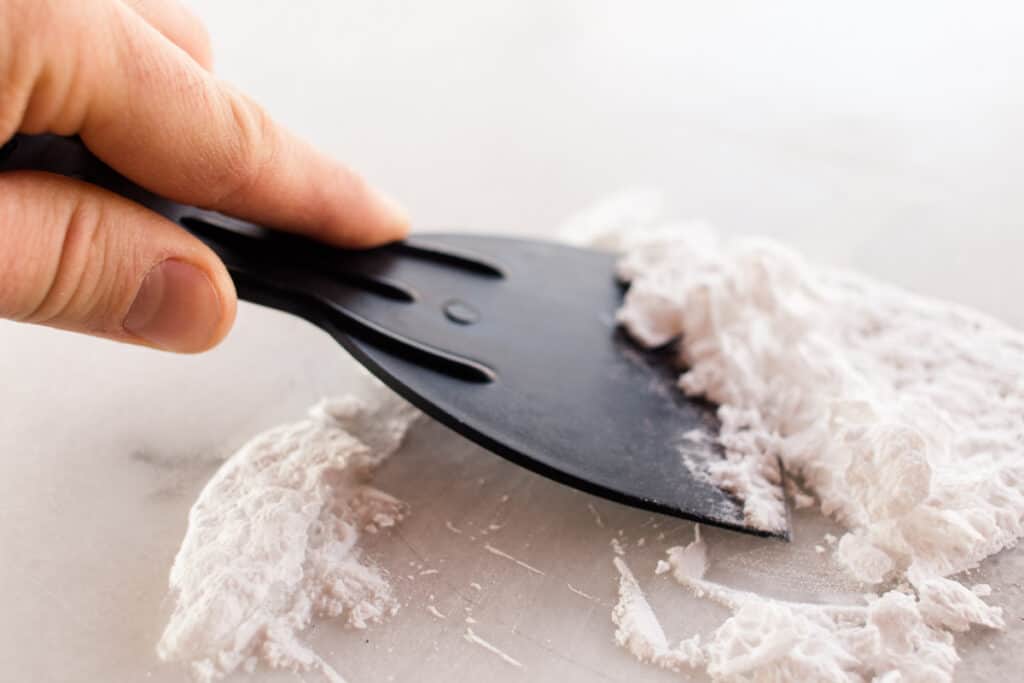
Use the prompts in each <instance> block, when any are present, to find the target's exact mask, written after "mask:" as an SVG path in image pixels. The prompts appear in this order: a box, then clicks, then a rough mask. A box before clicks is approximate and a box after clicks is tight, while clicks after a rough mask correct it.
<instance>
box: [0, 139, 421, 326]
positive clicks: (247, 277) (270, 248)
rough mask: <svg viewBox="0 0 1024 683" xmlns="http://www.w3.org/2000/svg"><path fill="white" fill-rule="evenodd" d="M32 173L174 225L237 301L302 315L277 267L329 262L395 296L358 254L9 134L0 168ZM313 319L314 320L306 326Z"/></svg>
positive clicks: (344, 276) (72, 149)
mask: <svg viewBox="0 0 1024 683" xmlns="http://www.w3.org/2000/svg"><path fill="white" fill-rule="evenodd" d="M13 170H35V171H46V172H49V173H56V174H59V175H63V176H68V177H73V178H78V179H80V180H84V181H86V182H89V183H92V184H95V185H98V186H100V187H103V188H105V189H109V190H111V191H113V193H116V194H118V195H120V196H122V197H125V198H127V199H129V200H131V201H133V202H135V203H137V204H140V205H141V206H144V207H146V208H147V209H150V210H152V211H155V212H156V213H158V214H160V215H162V216H164V217H165V218H167V219H169V220H171V221H173V222H174V223H176V224H178V225H180V226H181V227H183V228H184V229H186V230H188V231H189V232H191V233H193V234H195V236H196V237H197V238H199V239H200V240H202V241H203V242H204V243H206V244H207V245H208V246H209V247H210V248H211V249H212V250H213V251H214V252H215V253H216V254H217V255H218V256H219V257H220V258H221V260H222V261H223V262H224V264H225V265H226V266H227V269H228V271H229V272H230V273H231V276H232V279H233V280H234V283H236V287H237V288H238V290H239V296H240V297H242V298H244V299H247V300H249V301H252V302H254V303H259V304H262V305H267V306H271V307H274V308H279V309H282V310H285V311H288V312H292V313H297V314H300V315H303V316H305V317H310V315H309V311H308V306H307V305H305V304H304V303H303V301H302V299H303V298H304V296H305V295H306V294H307V292H304V291H303V288H302V287H301V283H299V284H297V283H296V282H294V279H293V278H288V276H283V275H284V273H283V272H282V266H284V265H286V264H289V265H291V266H292V267H293V268H294V267H296V266H300V265H304V264H310V265H315V263H310V260H312V261H315V260H319V261H321V262H324V261H325V260H327V259H328V258H329V257H328V256H327V255H328V254H330V261H331V267H332V269H333V270H335V271H336V272H335V273H334V274H335V275H336V276H337V278H339V279H340V280H343V281H347V282H348V283H350V284H352V285H353V286H357V287H360V288H362V289H369V290H372V291H374V292H375V293H377V294H380V295H383V296H391V297H394V298H401V297H402V296H404V293H403V292H401V291H400V288H399V287H397V286H389V284H388V282H387V279H386V278H377V276H374V278H369V276H362V275H360V271H365V268H360V264H359V259H360V252H352V251H345V250H340V249H332V248H328V247H325V246H323V245H317V246H316V248H315V249H313V248H311V246H310V244H309V241H306V240H302V239H300V238H291V239H290V238H289V237H287V236H281V234H276V233H273V232H272V231H271V230H267V229H265V228H262V227H260V226H258V225H254V224H252V223H247V222H245V221H240V220H236V219H231V218H227V217H225V216H222V215H220V214H217V213H214V212H211V211H204V210H202V209H197V208H195V207H190V206H186V205H182V204H178V203H176V202H171V201H169V200H166V199H163V198H161V197H158V196H156V195H154V194H152V193H150V191H147V190H145V189H143V188H142V187H139V186H138V185H136V184H135V183H133V182H131V181H130V180H128V179H127V178H125V177H124V176H122V175H120V174H119V173H117V172H116V171H114V170H113V169H111V168H110V167H109V166H106V165H105V164H104V163H103V162H101V161H100V160H99V159H97V158H96V157H95V156H93V155H92V153H90V152H89V150H88V148H86V146H85V144H83V143H82V142H81V140H79V139H78V138H73V137H60V136H56V135H16V136H15V137H14V138H12V139H11V141H10V142H8V143H7V144H6V145H4V146H3V147H2V148H0V171H13ZM314 322H315V321H314Z"/></svg>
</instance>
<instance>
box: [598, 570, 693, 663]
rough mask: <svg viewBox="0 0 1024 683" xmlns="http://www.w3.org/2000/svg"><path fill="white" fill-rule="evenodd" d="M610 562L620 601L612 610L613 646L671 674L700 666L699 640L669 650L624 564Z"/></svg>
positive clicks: (661, 631) (633, 578) (670, 647)
mask: <svg viewBox="0 0 1024 683" xmlns="http://www.w3.org/2000/svg"><path fill="white" fill-rule="evenodd" d="M612 561H613V562H614V563H615V569H617V570H618V572H619V601H618V602H617V603H616V604H615V607H614V608H613V610H612V621H613V622H614V623H615V625H616V626H617V627H618V628H617V630H616V631H615V642H617V643H618V644H619V645H621V646H622V647H624V648H626V649H627V650H629V651H630V652H632V653H633V655H634V656H635V657H636V658H637V659H639V660H640V661H642V662H650V663H652V664H656V665H657V666H660V667H662V668H664V669H669V670H672V671H678V670H679V669H680V668H681V667H682V666H684V665H686V666H694V665H697V664H700V663H702V662H703V655H702V653H701V648H700V636H699V635H698V636H694V637H693V638H691V639H689V640H686V641H683V642H682V643H679V645H677V646H676V647H672V646H670V645H669V643H668V638H667V637H666V636H665V631H664V630H663V629H662V627H661V623H660V622H659V621H658V618H657V617H656V616H655V615H654V610H652V609H651V605H650V603H649V602H647V598H646V597H645V596H644V593H643V590H641V588H640V584H639V583H637V580H636V577H635V576H634V575H633V572H632V571H631V570H630V569H629V566H628V565H627V564H626V561H625V560H623V559H622V558H621V557H615V558H613V560H612Z"/></svg>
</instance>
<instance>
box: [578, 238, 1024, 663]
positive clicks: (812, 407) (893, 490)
mask: <svg viewBox="0 0 1024 683" xmlns="http://www.w3.org/2000/svg"><path fill="white" fill-rule="evenodd" d="M598 241H599V242H601V243H602V244H605V245H606V246H612V247H619V248H624V249H623V250H624V251H625V255H624V257H623V258H622V259H621V260H620V262H619V266H618V268H619V274H620V276H621V277H622V279H623V280H626V281H629V283H630V287H629V290H628V291H627V294H626V299H625V304H624V306H623V308H622V309H621V311H620V312H619V320H620V322H621V323H622V325H623V326H624V327H625V328H626V329H627V331H628V332H629V333H630V335H631V336H632V337H633V338H634V339H635V340H637V341H638V342H639V343H641V344H643V345H646V346H652V347H654V346H661V345H663V344H666V343H669V342H672V341H674V340H677V343H678V348H679V363H680V367H681V368H682V373H681V376H680V379H679V387H680V390H681V391H683V392H685V393H686V394H688V395H691V396H700V397H703V398H706V399H709V400H711V401H712V402H714V403H716V404H718V405H719V406H720V408H719V410H718V416H719V419H720V422H721V434H720V438H719V441H720V445H721V446H722V447H723V450H724V456H722V457H721V458H720V459H718V460H717V461H712V462H710V463H703V464H702V463H699V462H698V465H699V466H701V467H704V468H705V470H706V474H707V476H709V477H710V478H711V479H712V480H713V481H715V482H716V483H718V484H719V485H720V486H722V487H723V488H725V489H726V490H729V491H731V492H733V493H734V494H735V495H736V496H737V497H738V498H739V499H741V500H742V501H743V502H744V513H745V515H746V518H747V521H748V523H750V524H752V525H754V526H758V527H760V528H762V529H765V530H779V529H782V528H784V527H785V526H786V524H787V519H786V515H787V512H786V505H785V500H784V499H783V497H782V496H781V495H780V494H779V492H780V490H781V489H783V488H784V489H785V490H787V491H788V494H789V496H790V498H791V500H792V501H793V502H794V503H797V504H799V505H800V506H816V507H818V508H820V510H821V511H822V512H823V513H824V514H826V515H829V516H831V517H832V518H834V519H835V520H836V521H838V522H839V523H840V524H842V525H843V526H845V527H846V529H847V532H846V533H845V534H843V535H842V536H841V537H840V538H839V539H838V540H837V541H835V542H834V545H833V548H832V550H833V552H834V558H835V560H836V561H837V562H838V563H839V565H840V567H842V568H843V569H844V570H845V571H846V572H847V573H848V574H849V575H850V576H851V577H853V578H855V579H856V580H858V581H861V582H864V583H866V584H873V585H877V586H892V585H898V586H899V589H897V590H888V591H884V592H879V593H871V594H868V595H867V596H866V598H865V601H864V604H862V605H856V606H852V607H851V606H848V605H827V604H826V605H804V604H796V603H789V602H784V601H779V600H773V599H770V598H767V597H764V596H758V595H754V594H748V593H743V592H740V591H734V590H732V589H729V588H728V587H725V586H720V585H718V584H714V583H712V582H709V581H707V580H705V579H703V578H702V574H703V572H702V571H696V569H698V568H699V566H700V561H699V560H700V558H701V555H700V553H701V552H703V550H701V551H698V550H697V549H696V548H697V546H696V545H693V547H692V549H691V548H690V547H688V548H675V549H672V551H670V553H669V555H668V560H667V562H666V564H667V565H668V568H670V569H671V573H672V575H673V576H674V577H675V578H676V580H677V581H680V582H681V583H683V584H684V585H687V586H688V587H689V588H690V589H691V590H693V591H694V592H695V593H696V594H698V595H701V596H704V597H708V598H710V599H713V600H717V601H718V602H721V603H722V604H724V605H726V606H727V607H729V608H730V609H731V610H732V611H733V616H732V617H731V618H729V619H728V620H727V621H726V622H725V623H723V624H722V626H721V627H719V629H717V630H716V631H715V632H714V634H713V635H712V637H710V638H708V639H707V641H706V643H705V644H704V645H702V646H701V650H700V651H701V653H702V656H703V657H704V661H705V668H706V670H707V672H708V673H709V674H710V675H711V676H712V678H713V679H714V680H716V681H748V680H757V681H786V680H816V681H837V682H838V681H859V680H883V679H884V680H886V681H888V680H905V681H950V680H952V676H953V669H954V666H955V663H956V661H957V660H958V657H957V654H956V650H955V647H954V640H953V633H954V632H957V631H963V630H966V629H968V628H970V627H971V626H985V627H992V628H1000V627H1002V625H1003V616H1002V612H1001V610H1000V609H999V608H998V607H996V606H994V605H991V604H989V603H988V602H987V600H986V598H987V597H988V591H987V590H986V589H984V588H982V589H981V591H980V592H979V591H976V590H972V589H969V588H967V587H966V586H964V585H962V584H961V583H959V582H958V581H956V580H955V579H953V578H950V577H951V576H953V575H955V574H957V573H959V572H962V571H964V570H967V569H971V568H974V567H977V566H978V564H979V563H980V562H981V561H982V560H983V559H984V558H986V557H988V556H990V555H992V554H993V553H996V552H998V551H999V550H1001V549H1003V548H1006V547H1009V546H1011V545H1013V544H1014V543H1016V542H1017V540H1018V539H1019V538H1020V537H1021V536H1022V534H1024V420H1022V419H1021V415H1024V373H1022V372H1021V368H1024V334H1022V333H1020V332H1018V331H1016V330H1014V329H1012V328H1010V327H1008V326H1006V325H1004V324H1002V323H1000V322H999V321H996V320H994V319H992V318H989V317H987V316H985V315H982V314H979V313H976V312H973V311H970V310H967V309H965V308H963V307H960V306H957V305H954V304H949V303H943V302H939V301H935V300H931V299H928V298H925V297H921V296H918V295H915V294H911V293H908V292H905V291H902V290H899V289H897V288H894V287H890V286H887V285H884V284H882V283H878V282H875V281H873V280H870V279H869V278H866V277H864V276H861V275H857V274H855V273H850V272H846V271H841V270H836V269H830V268H823V267H818V266H815V265H812V264H809V263H807V262H806V261H805V260H804V259H803V258H802V257H800V256H799V255H798V254H796V253H794V252H793V251H791V250H789V249H787V248H785V247H783V246H781V245H779V244H777V243H775V242H771V241H768V240H761V239H733V240H726V239H722V238H720V237H719V236H718V235H717V234H716V233H715V232H713V231H712V230H710V229H707V228H703V227H696V228H695V227H693V226H690V227H687V228H684V229H678V228H674V227H665V228H663V229H660V228H659V229H655V230H652V231H649V232H648V234H646V235H638V234H637V232H636V231H632V232H629V233H628V234H625V235H624V236H622V237H620V238H614V237H609V236H608V235H605V236H604V237H603V238H601V239H599V240H598ZM692 466H694V465H693V464H691V467H692ZM784 480H791V481H790V482H789V483H787V484H786V485H785V487H780V486H779V484H780V483H783V481H784ZM832 543H833V542H832V541H831V540H830V541H829V544H830V545H832ZM615 559H617V560H618V559H619V558H615ZM658 569H659V571H662V572H663V573H667V571H666V567H665V565H663V564H659V567H658ZM620 573H621V572H620ZM627 593H628V591H627ZM630 595H631V594H630ZM627 602H629V601H628V600H627ZM633 602H636V601H635V600H634V601H633ZM620 604H621V601H620ZM652 614H653V613H652ZM620 616H621V615H620ZM636 623H637V632H638V633H646V634H647V635H648V636H650V635H651V634H655V635H656V634H657V630H654V629H653V627H651V625H650V624H648V623H646V622H644V621H643V620H640V621H638V622H636ZM616 624H618V625H619V629H620V631H622V629H623V627H622V624H621V622H620V617H616ZM641 626H642V627H643V628H640V627H641ZM620 641H621V642H623V643H624V644H625V645H626V646H628V647H630V648H631V649H633V650H634V653H636V649H635V648H633V647H632V645H630V643H631V642H632V641H630V639H629V634H628V633H627V634H625V635H624V636H623V638H622V639H620ZM655 641H656V644H658V645H660V641H658V640H657V639H655ZM638 656H639V655H638ZM645 658H647V659H651V657H649V656H648V657H645Z"/></svg>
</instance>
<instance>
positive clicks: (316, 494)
mask: <svg viewBox="0 0 1024 683" xmlns="http://www.w3.org/2000/svg"><path fill="white" fill-rule="evenodd" d="M417 414H418V413H417V412H416V411H415V410H414V409H413V408H411V407H410V406H408V405H407V404H405V403H403V402H401V401H400V400H399V399H397V398H393V397H391V396H390V395H385V394H384V392H383V390H382V391H381V395H380V396H379V397H377V398H375V399H373V400H369V401H364V400H360V399H356V398H352V397H346V398H341V399H334V400H325V401H322V402H321V403H319V404H318V405H316V406H314V407H313V408H312V409H311V410H310V412H309V414H308V416H307V417H306V418H305V419H303V420H301V421H299V422H295V423H294V424H288V425H283V426H280V427H277V428H275V429H272V430H270V431H267V432H265V433H263V434H261V435H259V436H257V437H255V438H254V439H252V440H251V441H250V442H249V443H247V444H246V445H245V446H243V447H242V448H241V450H239V451H238V452H237V453H236V454H235V455H233V456H232V457H231V458H230V459H229V460H228V461H227V462H226V463H225V464H224V465H223V466H222V467H221V468H220V470H219V471H218V472H217V474H216V475H215V476H214V477H213V479H211V481H210V482H209V483H208V484H207V485H206V488H205V489H204V490H203V492H202V493H201V494H200V496H199V499H198V500H197V501H196V503H195V505H194V506H193V508H192V511H191V514H190V515H189V525H188V531H187V533H186V536H185V539H184V541H183V542H182V545H181V549H180V550H179V552H178V555H177V558H176V559H175V561H174V566H173V568H172V570H171V576H170V587H171V592H172V594H173V596H174V598H175V601H176V605H175V608H174V612H173V614H172V616H171V619H170V623H168V625H167V628H166V630H165V631H164V634H163V637H162V639H161V640H160V643H159V646H158V654H159V655H160V657H161V658H163V659H165V660H170V661H178V662H184V663H187V664H189V665H190V667H191V669H192V672H193V674H194V676H195V678H196V679H197V680H199V681H202V682H203V683H207V682H209V681H213V680H216V679H219V678H222V677H223V676H225V675H227V674H230V673H231V672H234V671H236V670H238V669H244V670H249V671H251V670H253V669H254V668H255V667H256V665H257V664H258V663H260V662H262V663H264V664H265V665H267V666H270V667H273V668H283V669H291V670H296V671H311V670H312V671H319V672H320V673H321V674H323V675H324V676H325V677H326V678H327V679H328V680H330V681H333V682H334V683H337V682H339V681H343V678H342V677H341V675H340V674H338V673H337V672H336V671H334V670H333V669H332V668H331V667H330V666H328V665H327V664H326V662H324V661H323V660H322V659H321V658H320V657H319V656H318V655H317V654H316V653H315V652H314V651H313V650H312V649H311V648H310V647H309V646H308V645H306V644H304V643H303V642H302V640H301V638H300V634H301V632H302V631H303V629H305V628H306V627H307V626H308V625H309V624H310V622H311V620H312V619H313V618H314V617H327V618H330V617H336V618H341V619H343V620H344V622H345V623H347V624H348V625H350V626H352V627H355V628H365V627H366V626H367V625H368V624H370V623H373V622H377V621H380V620H381V619H384V618H386V617H388V616H390V615H392V614H394V613H395V612H396V611H397V609H398V603H397V602H396V600H395V599H394V597H393V596H392V592H391V585H390V583H389V582H388V580H387V578H386V576H385V574H384V573H383V572H382V570H380V569H379V568H377V567H375V566H374V565H373V564H372V563H371V562H370V561H369V560H367V559H366V558H364V557H363V556H362V555H361V553H360V550H359V546H358V541H359V536H360V534H361V533H363V532H364V531H367V532H373V531H376V530H378V529H380V528H383V527H389V526H392V525H394V524H396V523H397V522H398V521H399V520H400V519H401V517H402V515H403V513H404V506H403V504H402V503H401V502H399V501H398V500H396V499H395V498H393V497H391V496H389V495H388V494H386V493H384V492H382V491H379V490H377V489H375V488H373V487H372V486H370V485H369V484H368V483H367V481H368V473H369V472H370V471H371V470H372V469H373V468H374V467H376V466H377V465H379V464H380V462H381V461H382V460H383V459H384V458H386V457H388V456H389V455H390V454H391V453H392V452H394V451H395V450H396V449H397V448H398V446H399V444H400V443H401V441H402V438H403V437H404V435H405V432H406V431H407V429H408V427H409V426H410V424H411V423H412V421H413V420H414V419H415V417H416V415H417Z"/></svg>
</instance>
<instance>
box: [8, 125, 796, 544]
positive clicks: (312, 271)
mask: <svg viewBox="0 0 1024 683" xmlns="http://www.w3.org/2000/svg"><path fill="white" fill-rule="evenodd" d="M2 157H3V158H2V159H0V170H13V169H35V170H44V171H50V172H53V173H59V174H62V175H67V176H73V177H77V178H80V179H83V180H86V181H88V182H91V183H94V184H97V185H100V186H103V187H105V188H107V189H110V190H112V191H114V192H117V193H118V194H121V195H124V196H126V197H128V198H130V199H132V200H134V201H137V202H139V203H141V204H143V205H145V206H147V207H149V208H150V209H152V210H154V211H156V212H158V213H160V214H162V215H163V216H165V217H167V218H169V219H170V220H172V221H174V222H176V223H178V224H179V225H181V226H183V227H185V228H186V229H188V230H189V231H191V232H192V233H194V234H195V235H197V236H198V237H199V238H200V239H202V240H203V241H204V242H206V243H207V244H208V245H209V246H210V247H212V248H213V250H214V251H215V252H216V253H217V254H218V255H219V256H220V257H221V259H223V261H224V263H225V264H226V265H227V267H228V270H229V271H230V272H231V274H232V276H233V278H234V280H235V284H236V286H237V288H238V292H239V295H240V296H241V297H242V298H244V299H247V300H249V301H252V302H255V303H258V304H263V305H266V306H272V307H274V308H278V309H281V310H283V311H287V312H289V313H294V314H296V315H299V316H302V317H303V318H306V319H307V320H309V321H311V322H313V323H314V324H316V325H318V326H319V327H321V328H323V329H324V330H326V331H327V332H328V333H329V334H330V335H331V336H333V337H334V338H335V339H336V340H337V341H338V342H339V343H341V344H342V346H344V347H345V348H346V349H347V350H348V351H349V352H350V353H351V354H352V355H353V356H354V357H355V358H356V360H358V361H359V362H360V363H362V364H363V365H364V366H366V367H367V368H368V369H369V370H370V371H371V372H373V374H375V375H376V376H377V377H379V378H380V379H381V380H383V381H384V382H385V383H386V384H388V385H389V386H390V387H391V388H392V389H394V390H395V391H397V392H398V393H399V394H401V395H402V396H404V397H405V398H406V399H408V400H409V401H411V402H412V403H413V404H415V405H416V406H418V407H419V408H420V409H422V410H423V411H424V412H426V413H427V414H429V415H431V416H432V417H434V418H435V419H437V420H439V421H440V422H442V423H444V424H446V425H448V426H449V427H450V428H452V429H454V430H455V431H457V432H459V433H460V434H462V435H464V436H466V437H468V438H469V439H472V440H473V441H475V442H476V443H478V444H480V445H481V446H483V447H484V448H487V449H488V450H491V451H493V452H495V453H497V454H498V455H501V456H503V457H505V458H508V459H509V460H511V461H513V462H515V463H517V464H519V465H522V466H523V467H527V468H529V469H531V470H533V471H535V472H538V473H540V474H542V475H544V476H547V477H550V478H552V479H555V480H557V481H560V482H562V483H564V484H568V485H570V486H574V487H576V488H578V489H582V490H584V491H589V492H591V493H594V494H596V495H599V496H603V497H605V498H609V499H612V500H616V501H619V502H622V503H625V504H627V505H633V506H636V507H640V508H646V509H649V510H653V511H656V512H663V513H667V514H670V515H676V516H680V517H684V518H687V519H692V520H696V521H699V522H704V523H707V524H713V525H716V526H721V527H726V528H730V529H736V530H739V531H746V532H750V533H754V534H759V535H765V536H767V535H780V536H785V534H784V533H781V534H770V533H767V532H764V531H762V530H760V529H756V528H752V527H751V526H749V525H748V524H747V523H746V522H745V521H744V517H743V506H742V502H741V501H739V500H736V499H735V498H733V497H732V496H730V495H729V494H727V493H725V492H723V491H722V490H720V489H719V488H717V487H716V486H715V485H714V484H712V483H711V482H710V481H709V480H708V478H707V477H706V476H703V474H702V471H701V470H702V463H701V462H700V459H701V458H703V459H704V460H705V461H706V460H707V459H709V458H720V457H722V456H721V451H720V450H719V449H717V448H716V447H712V448H707V449H704V451H703V454H702V453H701V449H695V448H694V447H693V438H692V436H693V430H699V431H700V432H701V433H704V434H706V435H707V437H708V441H710V442H712V443H713V442H714V440H715V436H716V435H717V433H718V421H717V418H716V417H715V411H714V407H713V406H711V405H708V404H705V403H702V402H700V401H695V400H692V399H688V398H686V397H685V396H684V395H683V394H682V393H681V392H680V390H679V389H678V388H677V387H676V377H677V376H678V372H679V371H678V368H677V367H675V359H676V354H675V352H674V349H670V348H669V349H662V350H660V351H645V350H642V349H640V348H639V347H637V346H635V345H633V344H632V343H631V342H630V341H629V340H628V339H627V338H626V337H625V336H624V334H623V333H622V331H621V330H620V329H619V328H617V326H616V324H615V310H616V309H617V308H618V307H619V305H620V304H621V301H622V293H623V287H622V286H621V285H620V284H619V283H618V282H616V279H615V277H614V272H613V261H614V257H613V256H611V255H609V254H606V253H602V252H598V251H591V250H587V249H579V248H574V247H569V246H566V245H562V244H557V243H550V242H535V241H526V240H519V239H508V238H501V237H484V236H477V235H461V234H450V235H418V236H416V237H415V238H412V239H409V240H407V241H405V242H402V243H398V244H392V245H389V246H385V247H381V248H378V249H372V250H368V251H358V252H356V251H345V250H340V249H334V248H331V247H326V246H324V245H321V244H316V243H313V242H311V241H308V240H305V239H301V238H297V237H293V236H288V235H284V234H281V233H277V232H272V231H270V230H266V229H264V228H260V227H258V226H255V225H252V224H249V223H244V222H241V221H237V220H233V219H230V218H226V217H224V216H222V215H220V214H216V213H211V212H208V211H202V210H199V209H195V208H192V207H189V206H183V205H180V204H176V203H173V202H169V201H167V200H164V199H161V198H158V197H154V196H153V195H151V194H149V193H148V192H146V191H145V190H142V189H141V188H139V187H137V186H135V185H133V184H132V183H130V182H129V181H127V180H125V179H124V178H122V177H121V176H119V175H118V174H116V173H115V172H114V171H112V170H111V169H109V168H108V167H106V166H105V165H104V164H103V163H102V162H100V161H99V160H97V159H96V158H95V157H93V156H92V155H91V154H90V153H89V152H88V150H86V148H85V147H84V146H83V145H82V144H81V143H80V142H79V141H77V140H74V139H67V138H60V137H54V136H31V137H27V136H20V137H17V138H15V139H14V141H12V143H10V144H8V145H7V146H6V147H5V148H4V151H3V155H2ZM688 433H689V434H688ZM684 453H686V454H687V455H686V457H684ZM695 460H697V462H695ZM687 461H688V462H687Z"/></svg>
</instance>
